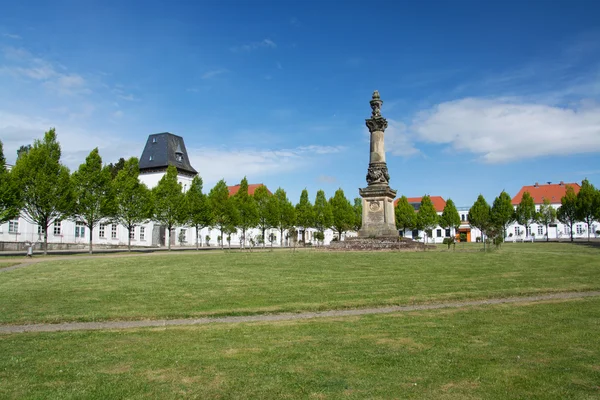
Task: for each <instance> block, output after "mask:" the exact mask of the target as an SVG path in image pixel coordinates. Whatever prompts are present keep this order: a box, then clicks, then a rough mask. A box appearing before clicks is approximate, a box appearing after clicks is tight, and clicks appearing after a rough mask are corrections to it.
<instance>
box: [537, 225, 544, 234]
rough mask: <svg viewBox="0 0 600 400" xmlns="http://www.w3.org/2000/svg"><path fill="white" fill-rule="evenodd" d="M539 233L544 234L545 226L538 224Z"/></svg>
mask: <svg viewBox="0 0 600 400" xmlns="http://www.w3.org/2000/svg"><path fill="white" fill-rule="evenodd" d="M537 234H538V235H540V236H542V235H543V234H544V226H543V225H538V233H537Z"/></svg>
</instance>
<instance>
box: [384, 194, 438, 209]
mask: <svg viewBox="0 0 600 400" xmlns="http://www.w3.org/2000/svg"><path fill="white" fill-rule="evenodd" d="M429 197H430V198H431V202H432V203H433V206H434V207H435V211H437V212H442V211H444V207H446V200H444V198H443V197H442V196H429ZM422 198H423V197H409V198H408V199H407V200H408V203H409V204H410V203H419V204H420V203H421V199H422ZM398 201H400V199H396V200H395V201H394V207H396V205H398Z"/></svg>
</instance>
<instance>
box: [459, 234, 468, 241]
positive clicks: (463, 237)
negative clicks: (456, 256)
mask: <svg viewBox="0 0 600 400" xmlns="http://www.w3.org/2000/svg"><path fill="white" fill-rule="evenodd" d="M459 238H460V241H461V242H466V241H467V234H466V233H465V232H462V233H461V234H460V235H459Z"/></svg>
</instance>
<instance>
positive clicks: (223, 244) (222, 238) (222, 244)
mask: <svg viewBox="0 0 600 400" xmlns="http://www.w3.org/2000/svg"><path fill="white" fill-rule="evenodd" d="M220 232H221V250H224V249H225V243H224V242H225V238H224V237H223V227H221V229H220Z"/></svg>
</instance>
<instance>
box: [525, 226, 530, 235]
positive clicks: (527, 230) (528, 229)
mask: <svg viewBox="0 0 600 400" xmlns="http://www.w3.org/2000/svg"><path fill="white" fill-rule="evenodd" d="M525 236H531V227H530V226H528V227H527V229H526V233H525Z"/></svg>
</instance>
